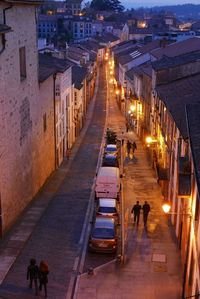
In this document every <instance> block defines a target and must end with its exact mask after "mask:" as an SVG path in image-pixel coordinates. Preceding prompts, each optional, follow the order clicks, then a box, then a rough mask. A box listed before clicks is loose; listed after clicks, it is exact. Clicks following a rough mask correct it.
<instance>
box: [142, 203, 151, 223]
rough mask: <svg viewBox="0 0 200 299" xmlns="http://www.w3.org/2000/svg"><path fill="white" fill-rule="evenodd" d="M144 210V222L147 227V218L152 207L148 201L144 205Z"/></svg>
mask: <svg viewBox="0 0 200 299" xmlns="http://www.w3.org/2000/svg"><path fill="white" fill-rule="evenodd" d="M142 210H143V221H144V226H147V218H148V215H149V212H150V210H151V208H150V205H149V204H148V202H147V201H145V202H144V205H143V207H142Z"/></svg>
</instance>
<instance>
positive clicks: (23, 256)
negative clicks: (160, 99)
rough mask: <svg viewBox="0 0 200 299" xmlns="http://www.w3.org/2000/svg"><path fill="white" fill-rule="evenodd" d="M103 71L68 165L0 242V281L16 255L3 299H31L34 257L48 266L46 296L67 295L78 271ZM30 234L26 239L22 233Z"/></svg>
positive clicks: (0, 292)
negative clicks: (28, 274)
mask: <svg viewBox="0 0 200 299" xmlns="http://www.w3.org/2000/svg"><path fill="white" fill-rule="evenodd" d="M103 70H104V69H103V68H101V69H100V72H99V87H98V90H97V94H96V101H95V104H94V111H93V114H92V113H90V115H87V118H91V122H90V124H89V126H88V129H87V131H86V133H85V136H83V138H82V139H80V140H79V139H78V140H77V143H76V145H75V149H74V150H75V151H76V154H74V159H73V160H72V161H70V163H71V164H70V168H69V167H68V166H69V165H68V164H69V162H67V161H65V162H64V163H63V165H62V166H61V167H60V168H59V169H58V170H57V171H56V172H55V173H54V174H53V175H52V177H51V178H50V180H49V181H48V182H47V183H46V185H45V186H44V188H43V190H42V191H41V192H40V193H39V194H38V196H37V197H36V199H35V200H34V202H33V203H32V204H31V205H30V207H28V209H27V210H26V211H25V213H24V214H23V215H22V217H21V218H20V219H19V221H18V223H17V225H16V226H15V227H14V228H13V230H12V231H11V232H10V234H9V235H8V237H7V239H6V240H5V241H4V243H3V244H2V245H1V248H0V259H1V261H2V263H1V266H0V272H1V275H0V276H1V279H2V277H3V274H4V272H5V271H7V268H8V265H7V264H6V262H7V261H11V262H12V261H13V262H14V260H15V256H16V255H17V258H16V260H15V262H14V263H13V265H12V267H11V268H10V270H9V272H8V274H7V276H6V277H5V279H4V280H3V283H2V284H1V286H0V298H2V299H4V298H6V299H17V298H18V299H29V298H35V294H34V290H29V289H28V281H27V280H26V269H27V266H28V264H29V260H30V258H33V257H34V258H36V260H37V262H38V263H39V262H40V260H46V261H47V262H48V264H49V269H50V274H49V283H48V298H52V299H64V298H66V294H67V289H68V286H69V282H70V279H71V276H72V275H73V274H74V271H76V269H74V263H75V261H76V260H77V258H78V257H79V255H80V251H81V244H80V239H81V233H82V229H83V224H84V219H85V215H86V212H87V207H88V203H89V198H90V193H91V188H92V185H93V179H94V176H95V172H96V165H97V161H98V155H99V150H100V146H101V141H102V134H103V130H104V125H105V115H106V88H105V86H106V79H105V75H104V71H103ZM83 130H84V129H83ZM72 152H73V151H72ZM34 221H35V225H33V223H34ZM30 231H31V233H30ZM28 232H29V233H30V237H29V238H28V237H26V235H27V234H26V233H28ZM25 240H26V242H25ZM9 266H10V265H9ZM3 271H4V272H3ZM5 273H6V272H5ZM42 294H43V293H41V295H42Z"/></svg>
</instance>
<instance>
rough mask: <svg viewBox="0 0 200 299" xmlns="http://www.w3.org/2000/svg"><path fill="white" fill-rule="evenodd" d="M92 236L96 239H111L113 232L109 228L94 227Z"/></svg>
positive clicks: (113, 235)
mask: <svg viewBox="0 0 200 299" xmlns="http://www.w3.org/2000/svg"><path fill="white" fill-rule="evenodd" d="M92 236H93V238H96V239H113V238H114V237H115V232H114V230H113V229H110V228H105V227H102V228H95V229H94V230H93V234H92Z"/></svg>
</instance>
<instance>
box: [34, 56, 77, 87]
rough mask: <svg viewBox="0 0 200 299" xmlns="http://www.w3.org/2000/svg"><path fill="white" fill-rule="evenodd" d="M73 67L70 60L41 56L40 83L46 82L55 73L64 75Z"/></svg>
mask: <svg viewBox="0 0 200 299" xmlns="http://www.w3.org/2000/svg"><path fill="white" fill-rule="evenodd" d="M71 66H72V63H71V62H69V61H68V60H64V59H60V58H56V57H52V56H51V55H48V54H39V82H43V81H45V80H46V79H47V78H48V77H50V76H51V75H53V74H55V73H63V72H65V71H66V70H67V69H68V68H70V67H71Z"/></svg>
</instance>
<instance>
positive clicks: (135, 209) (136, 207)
mask: <svg viewBox="0 0 200 299" xmlns="http://www.w3.org/2000/svg"><path fill="white" fill-rule="evenodd" d="M140 210H141V205H140V203H139V201H137V202H136V204H135V205H134V206H133V208H132V210H131V213H132V214H134V223H137V225H138V224H139V221H140Z"/></svg>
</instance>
